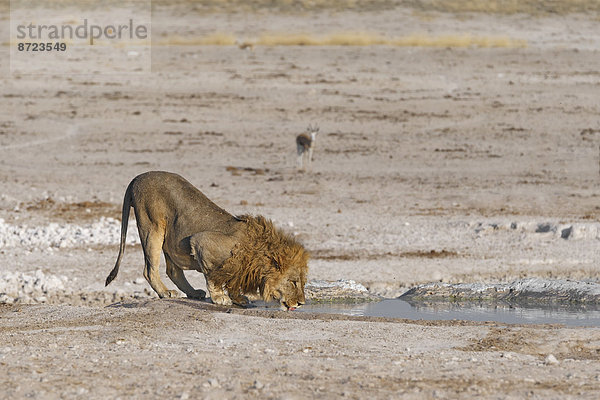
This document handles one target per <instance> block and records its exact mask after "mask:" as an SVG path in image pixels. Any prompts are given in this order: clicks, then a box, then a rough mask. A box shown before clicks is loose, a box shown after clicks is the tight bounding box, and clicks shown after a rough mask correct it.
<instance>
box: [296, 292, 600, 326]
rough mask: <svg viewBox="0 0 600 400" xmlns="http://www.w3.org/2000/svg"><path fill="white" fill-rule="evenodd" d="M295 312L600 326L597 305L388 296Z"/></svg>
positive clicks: (318, 306) (327, 304)
mask: <svg viewBox="0 0 600 400" xmlns="http://www.w3.org/2000/svg"><path fill="white" fill-rule="evenodd" d="M296 312H303V313H316V314H342V315H349V316H372V317H387V318H402V319H411V320H465V321H479V322H484V321H492V322H500V323H506V324H563V325H566V326H588V327H600V306H598V305H585V306H583V305H578V306H577V305H553V306H550V305H535V306H531V305H518V304H516V305H515V304H504V303H501V304H498V303H490V304H487V303H451V302H434V303H421V302H414V301H411V302H408V301H406V300H402V299H386V300H382V301H374V302H368V303H358V304H347V303H313V304H310V303H309V304H306V305H304V306H302V307H301V308H299V309H298V310H297V311H296Z"/></svg>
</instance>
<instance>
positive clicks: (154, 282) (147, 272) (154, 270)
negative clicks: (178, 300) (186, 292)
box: [138, 218, 179, 299]
mask: <svg viewBox="0 0 600 400" xmlns="http://www.w3.org/2000/svg"><path fill="white" fill-rule="evenodd" d="M140 220H141V218H140ZM140 220H138V230H139V231H140V239H141V241H142V248H143V249H144V259H145V261H146V266H145V268H144V278H146V280H147V281H148V283H149V284H150V286H152V289H154V291H155V292H156V294H158V297H160V298H161V299H162V298H163V297H179V293H178V292H177V290H169V289H167V287H166V286H165V284H164V283H163V281H162V280H161V279H160V273H159V266H160V253H161V251H162V245H163V242H164V233H163V232H162V231H161V230H160V229H158V228H156V227H152V228H150V230H149V231H145V230H144V229H142V228H140V226H142V227H143V226H144V225H146V224H141V223H140Z"/></svg>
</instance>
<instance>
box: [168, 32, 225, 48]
mask: <svg viewBox="0 0 600 400" xmlns="http://www.w3.org/2000/svg"><path fill="white" fill-rule="evenodd" d="M235 41H236V39H235V36H233V35H231V34H228V33H214V34H211V35H207V36H200V37H194V36H193V37H184V36H179V35H174V36H169V37H167V38H165V39H163V40H161V41H159V42H158V44H159V45H163V46H232V45H234V44H235Z"/></svg>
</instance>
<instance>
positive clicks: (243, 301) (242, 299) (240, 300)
mask: <svg viewBox="0 0 600 400" xmlns="http://www.w3.org/2000/svg"><path fill="white" fill-rule="evenodd" d="M233 303H234V304H237V305H238V306H246V305H248V303H250V300H248V298H247V297H246V296H242V295H240V296H237V297H235V298H234V299H233Z"/></svg>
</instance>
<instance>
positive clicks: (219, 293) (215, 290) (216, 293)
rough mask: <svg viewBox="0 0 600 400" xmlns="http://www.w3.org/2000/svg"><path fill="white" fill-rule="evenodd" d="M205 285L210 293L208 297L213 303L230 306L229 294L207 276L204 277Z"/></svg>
mask: <svg viewBox="0 0 600 400" xmlns="http://www.w3.org/2000/svg"><path fill="white" fill-rule="evenodd" d="M206 287H207V288H208V292H209V293H210V299H211V300H212V302H213V303H214V304H219V305H222V306H230V305H232V304H233V302H232V301H231V299H230V298H229V296H227V294H225V291H224V290H223V288H222V287H218V286H217V285H215V284H214V283H213V282H212V281H210V280H209V279H208V278H206Z"/></svg>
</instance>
